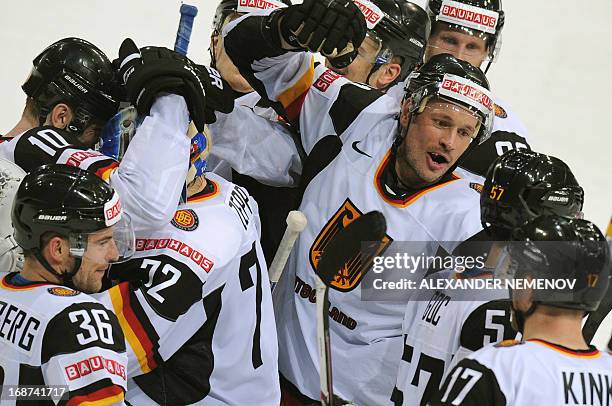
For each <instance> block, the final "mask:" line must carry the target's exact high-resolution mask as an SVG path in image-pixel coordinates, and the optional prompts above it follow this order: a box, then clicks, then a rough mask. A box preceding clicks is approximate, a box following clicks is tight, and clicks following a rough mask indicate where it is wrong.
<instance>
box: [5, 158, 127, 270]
mask: <svg viewBox="0 0 612 406" xmlns="http://www.w3.org/2000/svg"><path fill="white" fill-rule="evenodd" d="M11 214H12V216H11V217H12V220H13V227H14V228H15V234H14V235H15V240H16V241H17V244H19V246H20V247H21V248H23V249H24V250H26V252H32V253H33V254H34V255H35V256H36V258H37V259H38V260H39V261H40V262H41V263H43V265H45V262H46V260H45V259H44V258H43V257H42V255H41V249H42V247H41V238H42V237H43V235H44V234H46V233H48V232H52V233H56V234H58V235H60V236H62V237H65V238H66V239H68V241H69V244H70V255H72V256H73V257H75V258H79V259H80V258H82V257H83V256H84V255H85V252H86V251H87V241H88V235H89V234H91V233H95V232H96V231H100V230H103V229H105V228H108V227H113V239H114V243H115V245H116V247H117V250H118V258H117V260H116V262H117V261H122V260H125V259H127V258H129V257H130V256H131V255H132V254H133V253H134V232H133V229H132V226H131V223H130V221H129V216H127V214H126V213H124V212H123V210H122V208H121V202H120V200H119V196H118V194H117V192H115V190H113V188H112V187H111V186H110V185H109V184H108V183H106V182H105V181H104V180H102V179H101V178H99V177H98V176H96V175H95V174H94V173H93V172H89V171H86V170H83V169H80V168H77V167H74V166H69V165H60V164H55V165H45V166H41V167H39V168H37V169H36V170H34V171H33V172H30V173H29V174H28V175H26V176H25V177H24V178H23V181H22V182H21V185H20V186H19V189H18V190H17V194H16V195H15V200H14V203H13V209H12V212H11ZM41 258H42V259H41ZM79 264H80V263H79ZM45 267H46V266H45ZM76 270H78V267H77V269H76ZM76 270H74V273H76ZM51 272H53V271H51ZM74 273H72V274H71V275H69V276H70V278H71V277H72V276H73V275H74Z"/></svg>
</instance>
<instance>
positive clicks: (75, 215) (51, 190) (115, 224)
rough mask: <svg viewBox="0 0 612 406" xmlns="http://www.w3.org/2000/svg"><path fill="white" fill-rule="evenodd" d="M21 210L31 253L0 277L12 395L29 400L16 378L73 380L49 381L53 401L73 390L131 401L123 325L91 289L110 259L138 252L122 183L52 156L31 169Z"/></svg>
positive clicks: (4, 354) (1, 362) (83, 399)
mask: <svg viewBox="0 0 612 406" xmlns="http://www.w3.org/2000/svg"><path fill="white" fill-rule="evenodd" d="M12 219H13V224H14V227H15V240H16V241H17V242H18V244H19V245H20V246H21V248H22V249H23V250H24V252H25V263H24V266H23V270H22V271H21V272H19V273H10V274H8V275H4V276H3V277H2V279H0V325H1V326H2V328H1V329H0V346H1V347H2V350H1V351H0V371H1V372H2V373H1V374H0V375H1V377H2V385H3V387H2V388H3V389H2V396H3V404H4V402H7V404H15V403H14V402H11V400H13V401H16V403H17V404H19V403H20V402H19V401H17V399H16V398H13V399H11V398H10V396H12V395H11V393H12V392H11V391H10V388H9V387H8V385H15V387H14V388H15V392H18V391H19V390H20V389H21V390H23V389H24V388H25V390H26V392H25V393H27V391H28V387H32V386H34V385H45V386H49V385H62V386H64V387H59V388H56V389H57V390H56V391H55V390H54V389H53V388H46V389H50V391H48V392H47V393H46V394H45V395H44V396H45V400H47V401H50V400H51V399H50V396H49V395H51V396H59V395H62V394H63V393H64V391H65V397H64V398H63V402H67V404H123V398H124V392H125V390H126V387H127V385H126V371H127V357H126V353H125V352H126V351H125V341H124V337H123V333H122V331H121V329H120V327H119V323H118V321H117V317H116V316H115V315H114V314H113V312H112V311H110V310H108V309H107V308H105V307H104V306H103V305H102V304H101V303H99V302H98V301H96V300H94V299H93V298H92V297H91V296H89V295H88V294H87V293H91V292H95V291H97V290H98V289H99V288H100V284H101V283H102V277H103V275H104V272H105V271H106V269H107V268H108V266H109V264H110V263H112V262H115V261H118V260H121V259H126V258H128V257H129V256H130V255H132V254H133V253H134V233H133V230H132V229H131V224H130V222H129V217H128V216H127V215H126V214H125V213H124V212H123V210H122V209H121V203H120V201H119V198H118V195H117V193H116V192H115V191H114V190H113V189H112V188H111V187H110V186H109V185H108V184H107V183H106V182H104V181H103V180H101V179H100V178H98V177H97V176H95V175H94V174H92V173H90V172H87V171H84V170H81V169H78V168H75V167H72V166H67V165H52V166H45V167H42V168H39V169H37V170H35V171H33V172H31V173H30V174H29V175H27V176H25V178H24V179H23V182H22V183H21V185H20V186H19V189H18V191H17V194H16V196H15V203H14V206H13V210H12ZM35 390H36V388H32V393H36V394H40V388H38V390H37V391H36V392H34V391H35ZM41 399H42V398H39V400H41ZM29 400H32V399H29Z"/></svg>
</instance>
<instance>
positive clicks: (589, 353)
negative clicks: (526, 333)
mask: <svg viewBox="0 0 612 406" xmlns="http://www.w3.org/2000/svg"><path fill="white" fill-rule="evenodd" d="M527 342H531V343H538V344H541V345H544V346H545V347H548V348H550V349H552V350H555V351H557V352H560V353H563V354H565V355H569V356H572V357H579V358H598V357H599V356H600V355H601V352H600V351H599V350H598V349H597V348H595V347H594V346H592V345H589V348H588V349H586V350H575V349H572V348H568V347H565V346H563V345H560V344H554V343H551V342H549V341H546V340H541V339H539V338H531V339H529V340H527Z"/></svg>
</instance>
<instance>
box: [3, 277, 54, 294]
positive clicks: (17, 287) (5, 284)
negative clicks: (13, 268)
mask: <svg viewBox="0 0 612 406" xmlns="http://www.w3.org/2000/svg"><path fill="white" fill-rule="evenodd" d="M13 275H15V274H8V275H6V276H5V277H4V278H2V279H0V287H2V288H4V289H7V290H13V291H20V290H30V289H34V288H37V287H39V286H45V285H53V286H58V285H56V284H54V283H51V282H32V283H28V284H27V285H15V284H13V283H11V282H10V281H9V279H10V278H12V276H13Z"/></svg>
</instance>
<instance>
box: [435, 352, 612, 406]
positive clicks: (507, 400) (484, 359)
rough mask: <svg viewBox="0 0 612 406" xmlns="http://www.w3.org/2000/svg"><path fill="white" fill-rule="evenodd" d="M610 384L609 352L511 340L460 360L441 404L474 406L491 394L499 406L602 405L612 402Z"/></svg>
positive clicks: (443, 392) (446, 386)
mask: <svg viewBox="0 0 612 406" xmlns="http://www.w3.org/2000/svg"><path fill="white" fill-rule="evenodd" d="M534 382H535V383H537V384H535V385H534ZM611 383H612V355H610V354H609V353H605V352H601V351H598V350H596V349H595V348H592V349H589V350H581V351H576V350H571V349H568V348H566V347H562V346H559V345H555V344H552V343H549V342H546V341H542V340H529V341H527V342H518V341H514V340H509V341H504V342H501V343H498V344H493V345H490V346H487V347H485V348H483V349H482V350H480V351H477V352H475V353H473V354H471V355H469V356H468V357H467V358H466V359H464V360H463V361H461V362H460V363H459V365H458V366H457V367H456V368H455V369H454V370H453V371H452V372H451V373H450V374H449V376H448V378H447V382H446V383H445V386H444V387H443V388H442V390H441V395H442V398H441V400H442V404H466V405H475V404H477V403H475V401H476V400H477V399H483V397H485V396H486V398H487V399H490V400H491V401H492V403H491V404H494V405H502V404H503V405H527V404H530V405H531V404H533V405H543V404H550V405H598V406H601V405H609V404H610V402H611V401H612V386H611ZM434 404H438V403H435V402H434Z"/></svg>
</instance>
